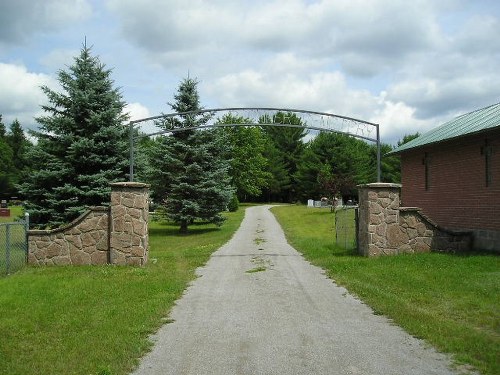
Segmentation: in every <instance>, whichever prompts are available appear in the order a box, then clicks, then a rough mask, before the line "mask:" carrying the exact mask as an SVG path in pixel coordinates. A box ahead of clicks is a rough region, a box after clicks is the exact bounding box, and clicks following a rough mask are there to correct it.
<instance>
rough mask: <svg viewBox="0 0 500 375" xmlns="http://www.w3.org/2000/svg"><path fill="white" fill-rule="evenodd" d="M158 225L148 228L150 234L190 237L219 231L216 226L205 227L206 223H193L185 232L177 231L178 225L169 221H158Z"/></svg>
mask: <svg viewBox="0 0 500 375" xmlns="http://www.w3.org/2000/svg"><path fill="white" fill-rule="evenodd" d="M159 225H160V227H159V228H158V227H157V226H156V227H153V228H151V227H150V228H149V235H150V236H172V237H191V236H198V235H201V234H205V233H212V232H216V231H219V230H220V228H218V227H215V226H213V227H207V225H209V224H208V223H193V224H191V225H190V226H189V228H188V232H187V233H181V232H179V227H178V226H175V225H173V224H171V223H160V224H159Z"/></svg>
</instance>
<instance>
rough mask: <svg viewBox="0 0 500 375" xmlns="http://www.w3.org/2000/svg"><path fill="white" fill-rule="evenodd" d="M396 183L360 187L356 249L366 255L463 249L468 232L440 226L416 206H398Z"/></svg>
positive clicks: (468, 239) (468, 245)
mask: <svg viewBox="0 0 500 375" xmlns="http://www.w3.org/2000/svg"><path fill="white" fill-rule="evenodd" d="M400 191H401V185H399V184H384V183H375V184H367V185H360V186H359V199H360V203H359V229H358V249H359V252H360V253H361V254H363V255H365V256H377V255H391V254H400V253H420V252H429V251H431V250H433V251H450V252H462V251H467V250H469V249H470V248H471V245H472V237H473V236H472V233H471V232H458V231H451V230H447V229H445V228H441V227H439V226H438V225H436V224H435V223H433V222H432V220H431V219H429V218H428V217H426V216H424V215H423V214H422V213H421V212H420V210H419V209H418V208H416V207H400V206H399V205H400Z"/></svg>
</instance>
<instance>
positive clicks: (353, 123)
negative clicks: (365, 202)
mask: <svg viewBox="0 0 500 375" xmlns="http://www.w3.org/2000/svg"><path fill="white" fill-rule="evenodd" d="M244 112H255V113H259V112H262V113H263V114H265V115H269V113H271V112H272V113H273V114H274V115H275V114H276V113H278V112H280V113H285V114H287V113H292V114H294V115H296V116H298V117H299V118H301V119H302V118H303V117H307V118H308V119H310V120H311V119H312V120H313V122H317V123H318V124H317V125H309V124H308V122H307V121H304V124H302V125H295V124H292V123H288V124H287V123H276V122H270V123H259V122H258V120H257V121H254V122H253V123H245V124H222V123H217V122H214V123H210V124H203V125H199V126H194V127H189V128H172V129H166V130H162V131H159V132H153V133H149V134H141V135H139V136H137V137H134V126H136V125H137V124H141V123H145V122H150V121H154V122H156V123H157V122H159V121H160V120H163V121H164V123H167V124H168V122H169V121H170V122H171V123H172V124H173V123H174V120H175V119H178V118H183V119H185V118H189V117H190V116H193V117H194V116H197V115H203V114H210V115H212V116H211V117H214V116H215V114H216V113H227V114H233V113H244ZM240 116H241V114H240ZM242 117H245V118H248V119H251V118H250V117H246V116H242ZM219 118H220V117H218V118H217V119H219ZM260 118H262V115H261V117H260ZM270 118H271V119H273V120H276V117H275V116H271V117H270ZM339 124H342V126H339ZM237 126H244V127H247V126H276V127H290V128H305V129H310V130H315V131H320V132H321V131H326V132H334V133H340V134H346V135H348V136H351V137H355V138H358V139H363V140H365V141H369V142H374V143H376V145H377V181H378V182H380V179H381V169H380V159H381V158H380V129H379V124H375V123H372V122H368V121H365V120H360V119H356V118H353V117H348V116H341V115H336V114H333V113H327V112H318V111H309V110H302V109H290V108H271V107H231V108H216V109H203V110H198V111H188V112H180V113H177V112H175V113H168V114H162V115H157V116H152V117H146V118H142V119H138V120H132V121H130V122H129V137H130V181H133V179H134V139H137V138H143V137H152V136H155V135H162V134H169V133H171V134H172V133H176V132H180V131H186V130H194V129H204V128H215V127H237ZM370 127H371V128H374V129H375V132H376V134H375V138H373V137H369V136H367V135H365V130H364V129H369V128H370ZM343 129H345V130H343ZM360 133H361V134H360ZM368 133H371V132H370V131H368Z"/></svg>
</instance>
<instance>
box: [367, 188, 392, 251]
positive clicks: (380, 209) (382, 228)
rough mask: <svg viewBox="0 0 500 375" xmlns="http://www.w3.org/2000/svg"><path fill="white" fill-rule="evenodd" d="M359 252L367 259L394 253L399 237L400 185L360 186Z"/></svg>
mask: <svg viewBox="0 0 500 375" xmlns="http://www.w3.org/2000/svg"><path fill="white" fill-rule="evenodd" d="M358 189H359V190H358V192H359V230H358V249H359V252H360V254H362V255H365V256H374V255H383V254H389V253H393V251H394V247H397V246H396V244H393V243H391V242H392V241H393V238H394V237H395V236H399V234H400V228H399V213H400V211H399V205H400V192H401V185H399V184H387V183H373V184H366V185H359V186H358Z"/></svg>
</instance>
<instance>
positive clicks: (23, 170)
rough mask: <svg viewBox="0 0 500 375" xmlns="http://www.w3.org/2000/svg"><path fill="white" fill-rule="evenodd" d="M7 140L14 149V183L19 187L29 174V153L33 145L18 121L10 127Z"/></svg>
mask: <svg viewBox="0 0 500 375" xmlns="http://www.w3.org/2000/svg"><path fill="white" fill-rule="evenodd" d="M6 139H7V143H8V144H9V145H10V147H11V149H12V163H13V166H14V177H13V182H14V184H16V185H17V184H18V183H19V182H20V181H21V179H22V178H23V177H24V176H25V175H26V174H27V173H28V169H29V159H28V158H27V152H28V150H29V149H30V147H32V146H33V145H32V144H31V142H30V141H29V140H28V139H27V138H26V135H25V134H24V131H23V128H22V126H21V123H20V122H19V121H18V120H17V119H15V120H14V121H13V122H12V124H11V125H10V129H9V133H8V134H7V137H6Z"/></svg>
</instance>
